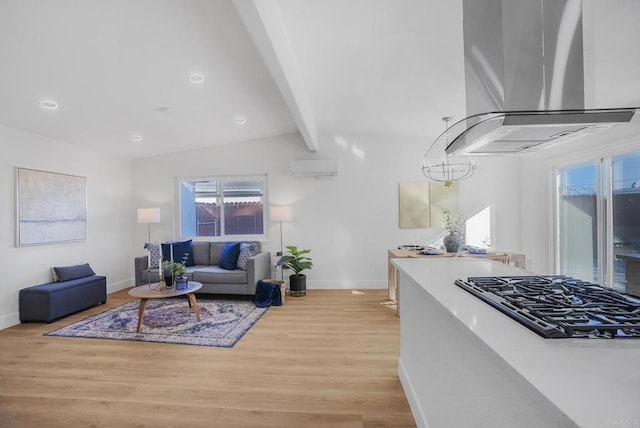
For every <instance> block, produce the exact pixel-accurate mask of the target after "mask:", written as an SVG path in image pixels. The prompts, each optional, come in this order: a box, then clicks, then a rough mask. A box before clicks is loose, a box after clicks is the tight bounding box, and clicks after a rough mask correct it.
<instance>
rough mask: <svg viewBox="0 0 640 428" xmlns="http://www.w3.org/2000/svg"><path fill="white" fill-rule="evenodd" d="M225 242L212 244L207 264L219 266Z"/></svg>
mask: <svg viewBox="0 0 640 428" xmlns="http://www.w3.org/2000/svg"><path fill="white" fill-rule="evenodd" d="M225 245H226V242H212V243H211V247H210V248H209V251H210V252H209V264H210V265H219V264H220V258H221V257H222V250H224V246H225Z"/></svg>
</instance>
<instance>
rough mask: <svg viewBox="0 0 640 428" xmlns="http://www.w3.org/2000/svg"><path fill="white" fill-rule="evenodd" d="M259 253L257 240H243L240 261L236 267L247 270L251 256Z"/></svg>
mask: <svg viewBox="0 0 640 428" xmlns="http://www.w3.org/2000/svg"><path fill="white" fill-rule="evenodd" d="M256 254H258V246H257V245H256V243H255V242H243V243H241V244H240V254H238V263H237V264H236V267H237V268H238V269H242V270H247V263H248V262H249V257H253V256H255V255H256Z"/></svg>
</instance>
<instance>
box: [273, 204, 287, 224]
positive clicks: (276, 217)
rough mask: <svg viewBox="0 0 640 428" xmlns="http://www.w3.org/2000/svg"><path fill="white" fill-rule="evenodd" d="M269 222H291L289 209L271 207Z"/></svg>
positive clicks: (285, 207)
mask: <svg viewBox="0 0 640 428" xmlns="http://www.w3.org/2000/svg"><path fill="white" fill-rule="evenodd" d="M271 221H291V207H288V206H279V207H271Z"/></svg>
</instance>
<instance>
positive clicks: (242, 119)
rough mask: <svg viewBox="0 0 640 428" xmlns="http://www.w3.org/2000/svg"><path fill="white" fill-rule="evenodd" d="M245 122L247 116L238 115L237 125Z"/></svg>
mask: <svg viewBox="0 0 640 428" xmlns="http://www.w3.org/2000/svg"><path fill="white" fill-rule="evenodd" d="M245 123H247V119H246V118H245V117H242V116H237V117H236V125H244V124H245Z"/></svg>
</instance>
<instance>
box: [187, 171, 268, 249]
mask: <svg viewBox="0 0 640 428" xmlns="http://www.w3.org/2000/svg"><path fill="white" fill-rule="evenodd" d="M266 181H267V180H266V176H249V177H208V178H197V179H179V180H178V186H179V199H180V204H179V209H180V235H181V236H182V237H198V236H206V237H213V236H218V237H224V238H226V239H229V238H233V237H241V238H242V239H260V238H262V237H264V235H265V232H264V223H265V211H264V206H265V204H266V202H267V201H266V192H265V188H266Z"/></svg>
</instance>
